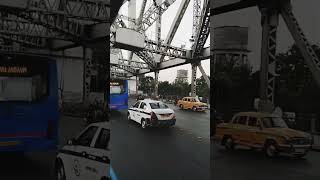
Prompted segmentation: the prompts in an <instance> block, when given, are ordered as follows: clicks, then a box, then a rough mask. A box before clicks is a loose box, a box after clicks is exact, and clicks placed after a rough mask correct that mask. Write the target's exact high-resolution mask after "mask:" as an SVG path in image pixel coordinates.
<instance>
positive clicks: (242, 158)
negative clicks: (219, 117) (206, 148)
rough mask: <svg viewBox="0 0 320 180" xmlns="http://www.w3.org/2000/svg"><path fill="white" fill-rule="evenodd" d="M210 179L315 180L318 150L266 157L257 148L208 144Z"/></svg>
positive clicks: (317, 170)
mask: <svg viewBox="0 0 320 180" xmlns="http://www.w3.org/2000/svg"><path fill="white" fill-rule="evenodd" d="M211 149H212V157H211V158H212V160H213V164H212V167H211V172H212V177H213V179H219V180H234V179H235V177H237V178H236V179H237V180H257V179H259V180H270V179H272V180H284V179H287V180H304V179H307V180H318V179H319V177H320V171H319V169H320V152H310V153H309V154H308V155H307V156H306V157H305V158H303V159H296V158H292V157H289V156H280V157H278V158H276V159H268V158H266V157H265V156H264V154H263V153H262V152H260V151H252V150H249V149H244V148H241V149H236V150H234V151H230V152H228V151H225V150H224V148H223V147H221V146H220V145H217V144H215V143H211Z"/></svg>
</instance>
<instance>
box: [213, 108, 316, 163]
mask: <svg viewBox="0 0 320 180" xmlns="http://www.w3.org/2000/svg"><path fill="white" fill-rule="evenodd" d="M215 138H216V139H217V140H218V141H219V142H220V144H221V145H224V146H225V148H226V149H227V150H232V149H234V148H235V147H236V146H237V145H242V146H247V147H250V148H252V149H260V150H262V151H264V153H265V154H266V156H268V157H270V158H273V157H276V156H277V155H279V154H280V153H287V154H290V155H293V156H295V157H299V158H302V157H304V156H306V155H307V153H308V152H309V151H310V150H311V146H312V136H311V135H310V134H309V133H305V132H302V131H298V130H294V129H290V128H288V126H287V124H286V122H285V121H284V120H283V119H282V118H281V117H279V116H275V115H272V114H270V113H259V112H242V113H237V114H236V115H234V116H233V118H232V120H231V121H230V122H225V123H221V124H219V125H217V129H216V135H215Z"/></svg>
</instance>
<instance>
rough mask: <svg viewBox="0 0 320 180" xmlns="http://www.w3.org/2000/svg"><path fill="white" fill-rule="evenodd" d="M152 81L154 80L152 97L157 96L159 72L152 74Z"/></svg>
mask: <svg viewBox="0 0 320 180" xmlns="http://www.w3.org/2000/svg"><path fill="white" fill-rule="evenodd" d="M154 80H155V87H154V95H155V96H158V95H159V71H155V72H154Z"/></svg>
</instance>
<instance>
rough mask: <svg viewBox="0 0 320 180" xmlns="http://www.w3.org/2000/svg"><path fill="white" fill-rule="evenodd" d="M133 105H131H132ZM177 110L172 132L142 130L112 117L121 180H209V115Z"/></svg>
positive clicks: (120, 114)
mask: <svg viewBox="0 0 320 180" xmlns="http://www.w3.org/2000/svg"><path fill="white" fill-rule="evenodd" d="M129 104H132V101H129ZM169 106H170V107H171V108H173V109H174V110H175V113H176V118H177V123H176V126H174V127H172V128H151V129H146V130H145V129H142V128H141V127H140V126H139V124H137V123H135V122H133V121H130V122H129V121H128V120H127V116H126V114H127V111H120V112H113V113H112V114H111V149H112V156H111V163H112V166H113V167H114V169H115V171H116V173H117V176H118V178H119V179H120V180H135V179H137V180H138V179H139V180H150V179H152V180H163V179H166V180H195V179H201V180H209V179H210V178H209V177H210V139H209V114H210V113H209V112H206V113H201V112H192V111H185V110H180V109H178V108H176V107H174V106H173V105H169Z"/></svg>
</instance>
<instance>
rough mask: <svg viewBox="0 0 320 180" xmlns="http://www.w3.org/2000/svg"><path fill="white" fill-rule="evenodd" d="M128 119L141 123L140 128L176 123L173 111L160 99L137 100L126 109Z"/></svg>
mask: <svg viewBox="0 0 320 180" xmlns="http://www.w3.org/2000/svg"><path fill="white" fill-rule="evenodd" d="M128 120H133V121H135V122H137V123H139V124H141V127H142V128H147V127H150V126H168V127H169V126H173V125H175V123H176V116H175V114H174V111H173V110H172V109H170V108H169V107H168V106H167V105H166V104H164V103H163V102H161V101H156V100H151V99H144V100H140V101H137V102H136V103H135V104H134V105H133V106H132V107H131V108H129V109H128Z"/></svg>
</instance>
